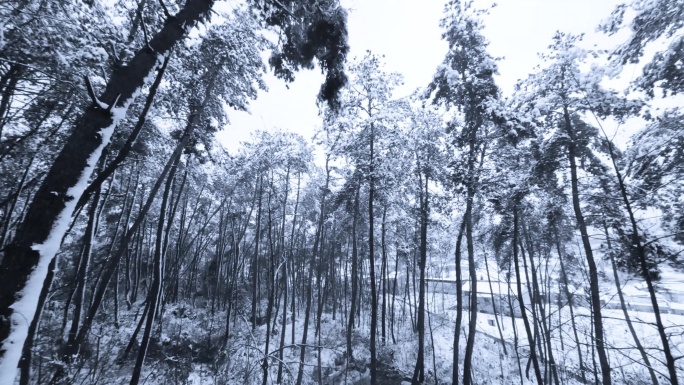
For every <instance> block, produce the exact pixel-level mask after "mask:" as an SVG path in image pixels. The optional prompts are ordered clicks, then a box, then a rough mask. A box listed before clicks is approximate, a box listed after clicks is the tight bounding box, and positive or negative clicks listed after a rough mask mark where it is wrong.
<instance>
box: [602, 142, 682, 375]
mask: <svg viewBox="0 0 684 385" xmlns="http://www.w3.org/2000/svg"><path fill="white" fill-rule="evenodd" d="M603 134H604V136H605V139H606V141H607V142H608V151H609V154H610V159H611V162H612V164H613V170H614V171H615V175H616V176H617V180H618V187H619V189H620V196H621V198H622V202H623V204H624V205H625V209H626V210H627V215H628V216H629V224H630V225H631V226H632V245H633V247H635V248H636V251H637V255H638V256H639V264H640V266H641V272H642V275H643V278H644V281H645V282H646V288H647V289H648V295H649V297H650V299H651V306H652V307H653V314H654V315H655V321H656V329H658V336H659V337H660V343H661V344H662V345H663V353H664V354H665V362H666V365H667V371H668V373H669V375H670V383H672V385H678V384H679V379H678V377H677V366H676V364H675V357H674V356H673V355H672V349H671V348H670V341H669V340H668V339H667V334H666V333H665V325H664V324H663V319H662V317H661V315H660V306H659V305H658V298H657V297H656V292H655V287H654V286H653V279H652V278H651V275H650V274H649V267H648V260H647V257H646V248H645V247H644V244H643V243H642V240H641V236H640V232H639V227H638V226H637V222H636V217H635V216H634V210H633V209H632V202H631V201H630V199H629V195H628V194H627V187H626V186H625V179H624V178H623V176H622V173H621V172H620V167H619V166H618V164H617V159H616V156H615V152H614V150H613V142H612V141H611V140H610V139H608V135H606V133H605V131H604V132H603ZM649 369H650V365H649ZM650 370H652V369H650ZM651 378H652V379H653V378H654V375H653V373H651Z"/></svg>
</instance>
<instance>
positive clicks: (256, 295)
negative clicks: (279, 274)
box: [250, 175, 264, 331]
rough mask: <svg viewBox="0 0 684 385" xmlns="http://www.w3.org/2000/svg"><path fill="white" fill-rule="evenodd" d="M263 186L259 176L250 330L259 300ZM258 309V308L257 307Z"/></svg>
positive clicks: (261, 178)
mask: <svg viewBox="0 0 684 385" xmlns="http://www.w3.org/2000/svg"><path fill="white" fill-rule="evenodd" d="M263 188H264V178H263V176H261V175H260V176H259V197H258V198H257V199H258V202H259V203H258V204H257V217H256V234H255V236H254V258H253V259H252V268H251V270H250V274H251V277H252V318H251V320H252V331H254V330H255V329H256V327H257V318H258V314H257V303H258V302H259V292H258V290H259V287H258V284H259V244H260V243H261V242H260V240H261V214H262V213H261V199H262V195H263ZM259 310H260V309H259Z"/></svg>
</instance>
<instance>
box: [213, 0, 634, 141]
mask: <svg viewBox="0 0 684 385" xmlns="http://www.w3.org/2000/svg"><path fill="white" fill-rule="evenodd" d="M445 2H446V0H342V3H343V5H344V6H345V7H347V9H349V26H348V28H349V44H350V46H351V54H350V58H353V57H356V56H362V55H363V54H364V52H365V51H366V50H371V51H373V52H374V53H376V54H379V55H385V60H386V64H387V70H389V71H396V72H400V73H401V74H403V75H404V78H405V85H404V87H403V88H401V89H400V90H399V91H398V92H399V93H400V94H409V93H410V92H412V91H413V90H414V89H416V88H417V87H424V86H426V85H427V84H428V82H429V81H430V79H431V78H432V75H433V73H434V71H435V69H436V67H437V66H438V65H439V64H440V63H441V61H442V59H443V58H444V54H445V52H446V44H445V43H444V42H443V41H442V40H441V29H440V28H439V20H440V18H441V16H442V10H443V7H444V4H445ZM620 2H621V1H620V0H500V2H499V3H498V5H497V6H496V7H495V8H494V9H492V10H491V13H490V15H489V16H487V17H486V18H485V19H484V22H485V26H486V29H485V35H486V37H487V38H488V39H489V41H490V46H489V52H490V53H491V54H492V55H493V56H500V57H504V59H503V60H502V61H501V62H500V63H499V72H500V74H499V77H498V79H497V81H498V84H499V86H500V87H501V88H502V90H503V92H504V94H509V93H510V92H511V91H512V89H513V85H514V84H515V82H516V81H517V80H518V79H521V78H524V77H526V76H527V74H528V73H530V72H531V71H532V70H533V68H534V67H535V66H536V65H537V64H539V59H538V57H537V53H538V52H541V51H544V50H545V49H546V47H548V45H549V44H550V43H551V38H552V36H553V34H554V33H555V32H556V31H557V30H560V31H564V32H571V33H586V38H585V42H587V43H588V44H590V45H593V44H597V45H598V48H610V47H611V46H612V43H614V42H616V41H618V40H615V39H609V38H607V37H606V36H604V35H602V34H599V33H596V32H594V30H595V29H596V26H597V25H598V24H599V23H600V22H601V21H602V20H603V19H605V18H606V17H608V15H610V12H611V11H612V10H613V8H614V7H615V5H617V4H618V3H620ZM476 3H477V4H478V5H479V7H482V8H484V7H488V6H489V5H491V4H492V1H487V0H476ZM322 80H323V77H322V75H321V74H320V71H317V70H316V71H305V72H300V73H298V74H297V80H296V81H295V82H294V83H291V84H289V85H287V86H286V84H285V83H284V82H283V81H281V80H278V79H275V78H273V77H271V76H270V77H269V78H268V85H269V91H268V92H262V93H260V95H259V98H258V100H256V101H255V102H253V103H252V105H251V112H252V113H251V115H250V114H247V113H243V112H232V113H231V115H230V120H231V125H230V126H228V127H226V128H225V129H224V130H223V131H222V132H221V133H220V134H219V138H220V141H221V142H222V143H223V145H224V146H225V147H226V148H228V149H229V150H230V151H231V152H234V151H235V150H236V149H237V148H238V147H239V142H241V141H245V140H249V138H250V133H251V132H253V131H254V130H273V129H282V130H288V131H294V132H298V133H300V134H301V135H303V136H304V137H305V138H307V139H310V138H311V137H312V135H313V133H314V131H315V128H316V126H317V125H319V124H320V123H319V122H320V118H319V117H318V108H317V107H316V95H317V93H318V89H319V87H320V84H321V82H322Z"/></svg>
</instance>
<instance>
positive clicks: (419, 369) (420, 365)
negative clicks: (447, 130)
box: [411, 173, 456, 385]
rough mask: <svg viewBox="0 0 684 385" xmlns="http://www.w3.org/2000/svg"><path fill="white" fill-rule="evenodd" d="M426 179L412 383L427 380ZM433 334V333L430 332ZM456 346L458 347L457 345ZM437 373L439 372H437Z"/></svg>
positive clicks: (422, 191) (425, 183)
mask: <svg viewBox="0 0 684 385" xmlns="http://www.w3.org/2000/svg"><path fill="white" fill-rule="evenodd" d="M424 176H425V180H424V181H423V180H422V179H423V178H420V174H419V182H420V186H419V188H420V197H419V202H420V246H419V248H420V259H419V261H418V268H419V269H420V280H419V283H418V284H419V285H420V290H419V294H418V316H417V318H418V357H417V359H416V367H415V369H414V370H413V378H412V379H411V383H412V384H414V385H418V384H422V383H423V382H424V381H425V265H426V263H427V227H428V218H429V208H430V206H429V196H428V194H429V191H428V176H427V173H426V175H424ZM430 336H432V333H430ZM455 348H456V347H455ZM435 375H437V373H435Z"/></svg>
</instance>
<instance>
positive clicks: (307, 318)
mask: <svg viewBox="0 0 684 385" xmlns="http://www.w3.org/2000/svg"><path fill="white" fill-rule="evenodd" d="M329 159H330V158H329V157H328V158H326V162H325V170H326V177H325V187H324V188H323V194H322V196H321V209H320V213H319V218H318V225H317V227H316V235H315V237H314V244H313V250H312V252H311V260H310V261H311V262H310V264H309V274H308V279H307V282H306V286H307V290H306V310H305V312H304V330H303V334H302V344H301V346H300V351H299V369H298V370H297V381H296V385H302V377H303V375H304V355H305V353H306V341H307V337H308V334H309V321H310V318H311V297H312V296H313V293H312V280H313V270H314V266H315V265H316V260H317V259H320V255H319V247H320V244H321V242H322V237H323V225H324V223H325V217H326V215H327V214H326V209H327V207H326V198H327V196H328V191H329V188H330V169H329V167H328V162H329Z"/></svg>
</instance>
